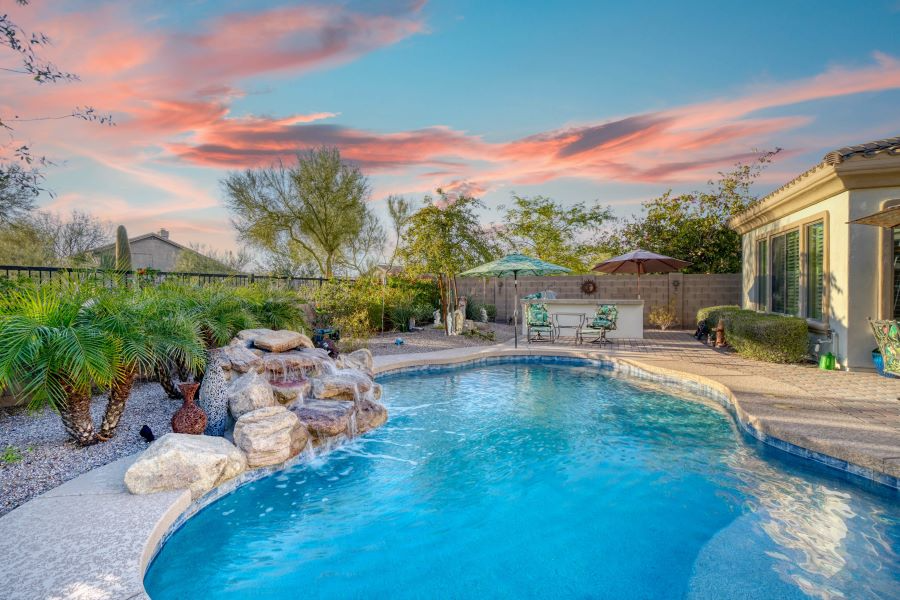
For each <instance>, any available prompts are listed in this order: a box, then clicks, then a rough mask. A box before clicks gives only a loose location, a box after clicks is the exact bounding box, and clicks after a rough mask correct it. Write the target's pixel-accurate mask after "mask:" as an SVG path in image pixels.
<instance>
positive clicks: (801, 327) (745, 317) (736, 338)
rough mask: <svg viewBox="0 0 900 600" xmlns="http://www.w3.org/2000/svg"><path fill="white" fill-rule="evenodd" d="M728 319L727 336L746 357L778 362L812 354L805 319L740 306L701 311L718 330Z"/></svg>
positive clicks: (699, 317)
mask: <svg viewBox="0 0 900 600" xmlns="http://www.w3.org/2000/svg"><path fill="white" fill-rule="evenodd" d="M719 319H723V320H724V322H725V340H726V341H727V342H728V345H730V346H731V347H732V348H734V350H735V352H737V353H738V354H740V355H741V356H744V357H746V358H752V359H755V360H762V361H766V362H775V363H798V362H803V361H804V360H806V358H807V357H808V355H809V334H808V331H809V328H808V326H807V324H806V320H805V319H801V318H799V317H786V316H783V315H774V314H771V313H758V312H756V311H753V310H742V309H741V308H740V307H739V306H710V307H707V308H701V309H700V310H699V311H697V323H698V324H699V323H700V322H702V321H705V322H706V324H707V325H708V326H709V328H710V331H715V329H716V326H717V325H718V323H719Z"/></svg>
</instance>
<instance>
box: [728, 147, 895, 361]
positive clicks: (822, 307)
mask: <svg viewBox="0 0 900 600" xmlns="http://www.w3.org/2000/svg"><path fill="white" fill-rule="evenodd" d="M897 206H900V137H894V138H890V139H885V140H878V141H875V142H870V143H867V144H860V145H857V146H848V147H845V148H840V149H838V150H834V151H832V152H829V153H828V154H826V155H825V157H824V158H823V159H822V161H821V162H820V163H819V164H817V165H815V166H814V167H812V168H811V169H809V170H808V171H806V172H805V173H802V174H800V175H798V176H797V177H795V178H794V179H792V180H791V181H789V182H788V183H786V184H785V185H783V186H782V187H780V188H778V189H777V190H775V191H774V192H772V193H771V194H769V195H768V196H766V197H765V198H763V199H762V201H761V202H760V203H759V204H757V205H755V206H753V207H752V208H751V209H749V210H747V211H745V212H743V213H741V214H740V215H737V216H735V217H734V218H732V220H731V226H732V227H733V228H734V229H735V230H736V231H738V232H739V233H740V234H741V236H742V239H743V268H742V274H743V292H742V305H743V307H744V308H748V309H754V310H758V311H767V312H773V313H781V314H787V315H795V316H799V317H803V318H805V319H806V320H807V322H808V323H809V329H810V339H811V347H812V348H813V349H814V351H816V352H820V353H821V352H828V351H831V352H833V353H834V354H835V356H836V358H837V363H838V364H839V365H840V366H841V367H842V368H845V369H851V370H854V369H872V356H871V352H872V350H873V349H874V348H875V341H874V337H873V335H872V331H871V329H870V327H869V324H868V319H869V318H872V319H898V318H900V227H894V228H892V229H891V228H887V227H884V226H877V225H878V224H879V222H880V224H882V225H883V224H884V222H885V219H884V216H885V215H887V214H888V213H893V212H895V210H891V208H892V207H897ZM884 211H887V213H885V212H884ZM857 219H862V220H863V221H864V222H866V223H869V224H862V223H854V222H853V221H854V220H857ZM873 225H875V226H873ZM826 339H827V341H826Z"/></svg>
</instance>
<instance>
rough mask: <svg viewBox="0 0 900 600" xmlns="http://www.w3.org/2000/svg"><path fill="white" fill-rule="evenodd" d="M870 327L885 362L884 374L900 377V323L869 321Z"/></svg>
mask: <svg viewBox="0 0 900 600" xmlns="http://www.w3.org/2000/svg"><path fill="white" fill-rule="evenodd" d="M869 325H871V326H872V333H874V334H875V341H876V343H877V344H878V350H879V351H881V357H882V359H883V360H884V372H885V373H890V374H892V375H897V376H900V321H873V320H871V319H869Z"/></svg>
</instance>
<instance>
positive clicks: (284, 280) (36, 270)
mask: <svg viewBox="0 0 900 600" xmlns="http://www.w3.org/2000/svg"><path fill="white" fill-rule="evenodd" d="M60 277H67V278H73V277H75V278H78V279H80V280H83V281H96V282H99V283H102V284H103V285H118V284H121V283H126V282H127V283H130V282H133V281H135V280H138V281H141V282H143V283H148V284H155V285H158V284H160V283H163V282H165V281H171V280H176V281H179V282H182V283H191V284H194V285H208V284H211V283H225V284H227V285H233V286H236V287H241V286H246V285H251V284H254V283H273V284H276V285H281V286H285V287H288V288H290V289H294V290H297V289H300V288H301V287H305V286H310V285H322V283H323V282H324V281H326V279H325V278H323V277H279V276H276V275H256V274H254V273H188V272H180V271H155V270H152V269H138V270H135V271H111V270H104V269H86V268H78V267H28V266H19V265H0V278H3V279H8V280H17V279H31V280H37V281H38V283H43V282H45V281H46V282H49V281H53V279H54V278H57V279H58V278H60ZM348 281H349V280H348Z"/></svg>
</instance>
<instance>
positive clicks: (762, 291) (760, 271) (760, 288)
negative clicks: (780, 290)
mask: <svg viewBox="0 0 900 600" xmlns="http://www.w3.org/2000/svg"><path fill="white" fill-rule="evenodd" d="M768 301H769V241H768V240H760V241H759V242H757V243H756V304H757V308H758V309H759V310H766V304H767V303H768Z"/></svg>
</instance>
